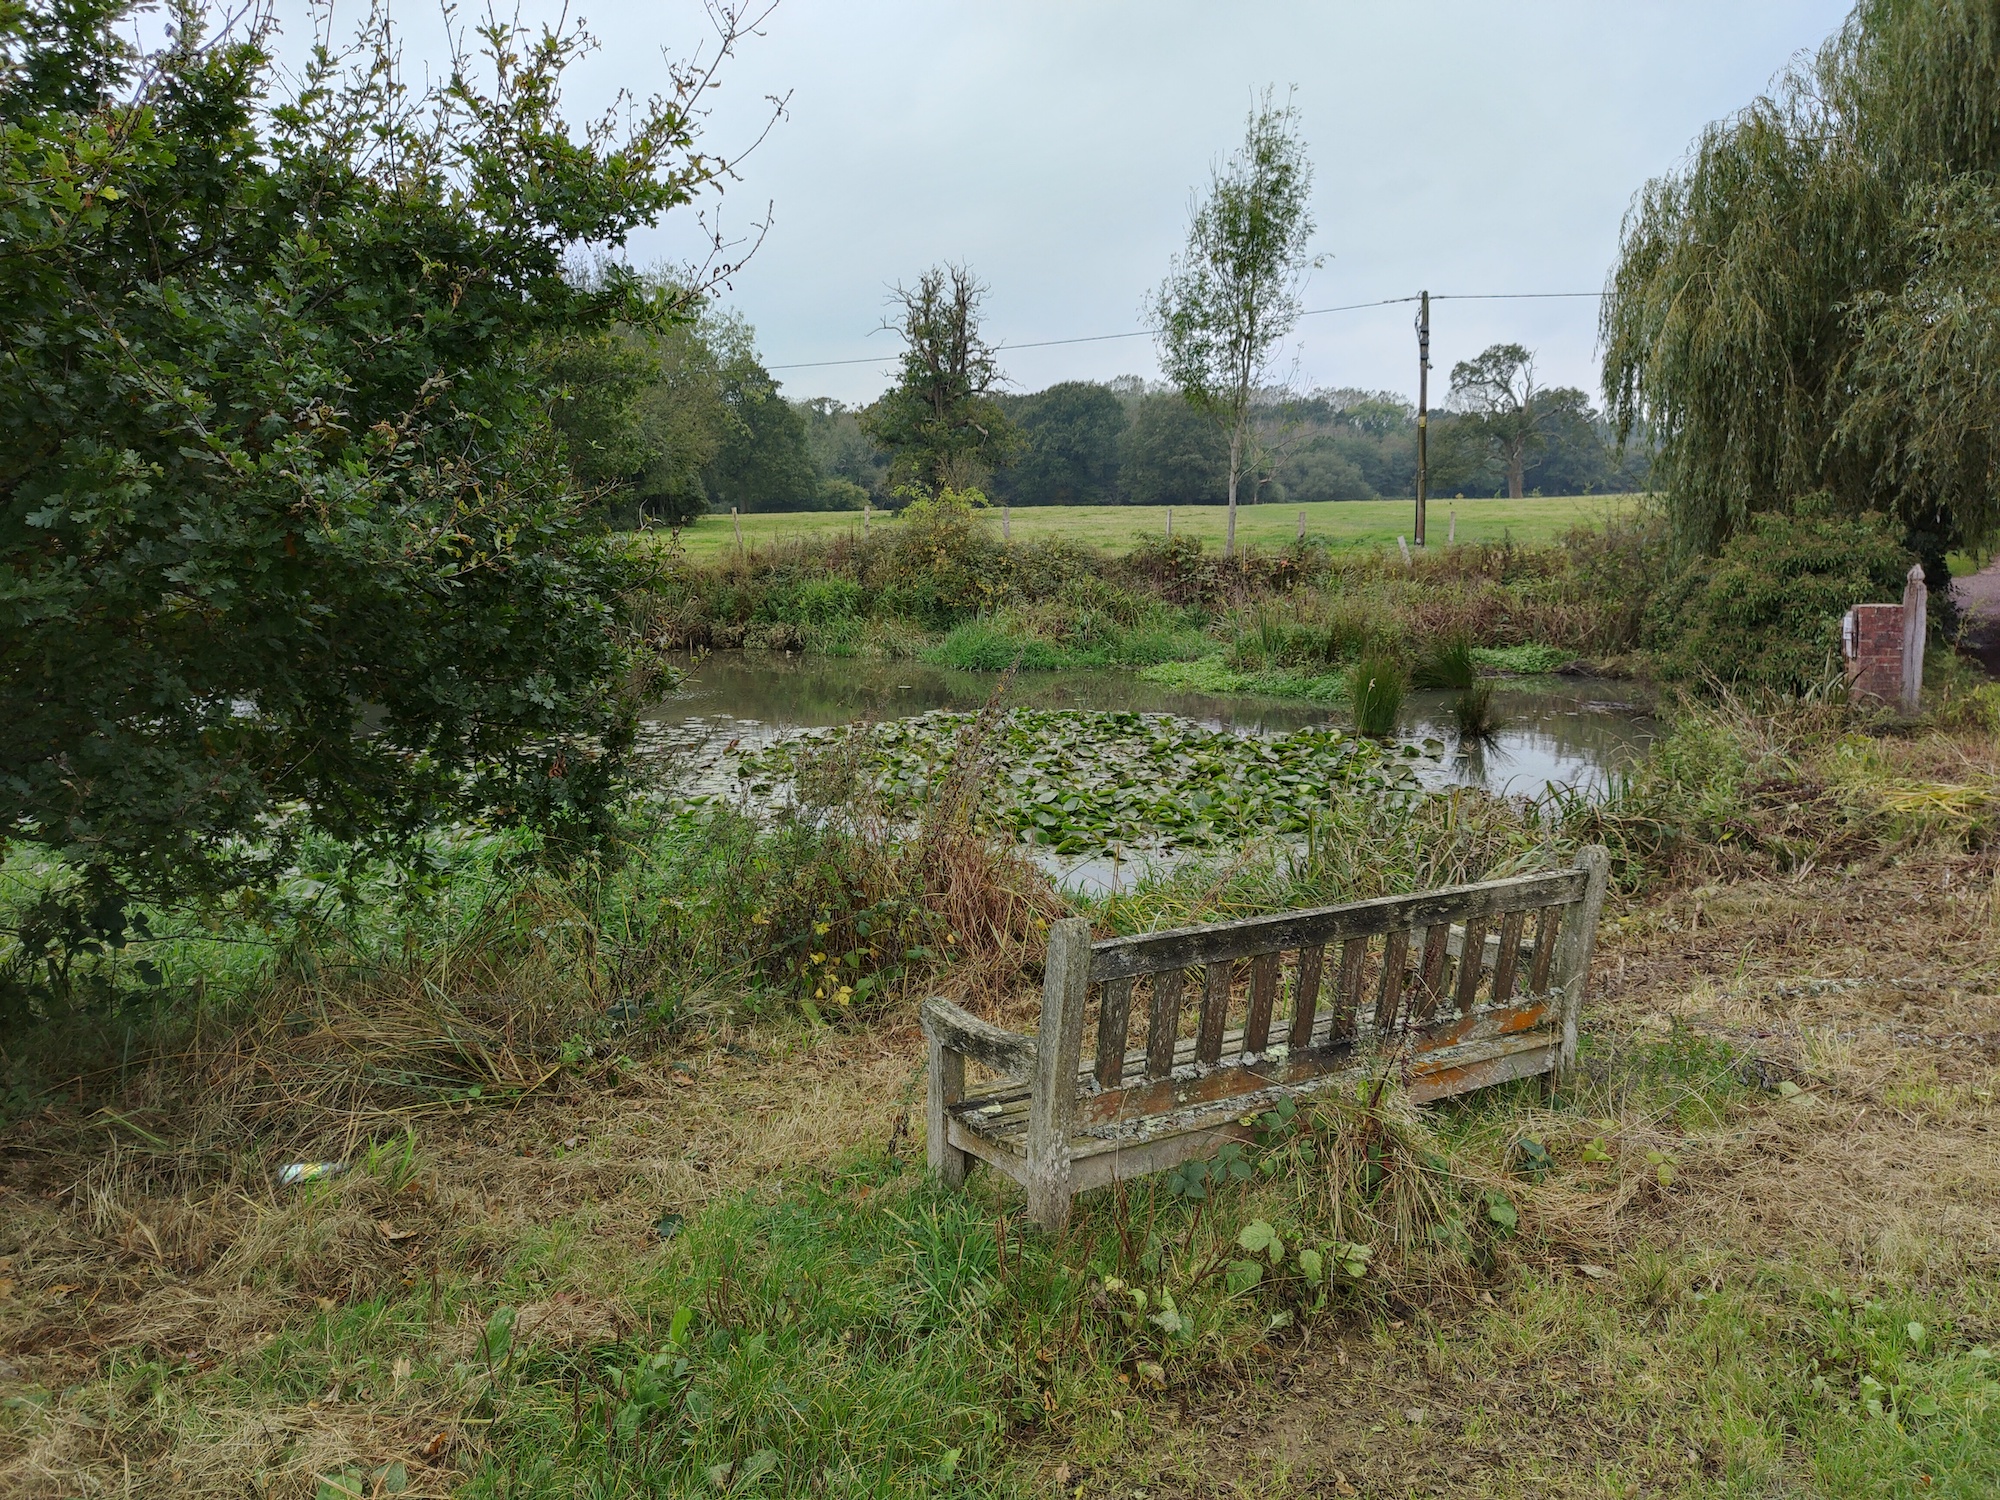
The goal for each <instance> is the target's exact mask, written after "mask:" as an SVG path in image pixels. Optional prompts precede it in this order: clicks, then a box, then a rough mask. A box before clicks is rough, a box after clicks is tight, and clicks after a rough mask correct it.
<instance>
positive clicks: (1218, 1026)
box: [1194, 958, 1235, 1063]
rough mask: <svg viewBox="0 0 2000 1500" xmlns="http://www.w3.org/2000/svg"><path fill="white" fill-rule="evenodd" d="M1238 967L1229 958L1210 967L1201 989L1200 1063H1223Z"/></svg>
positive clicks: (1197, 1044)
mask: <svg viewBox="0 0 2000 1500" xmlns="http://www.w3.org/2000/svg"><path fill="white" fill-rule="evenodd" d="M1234 967H1235V966H1234V965H1233V964H1232V963H1231V962H1230V961H1229V960H1228V959H1226V958H1225V959H1221V960H1219V961H1217V962H1215V963H1212V964H1210V965H1209V966H1208V970H1207V973H1206V975H1205V982H1204V983H1203V985H1202V989H1201V1018H1200V1020H1199V1021H1198V1022H1197V1024H1196V1028H1195V1038H1196V1041H1195V1049H1194V1057H1195V1061H1196V1062H1205V1063H1212V1062H1220V1061H1221V1060H1222V1031H1223V1028H1224V1027H1225V1026H1227V1025H1228V1024H1229V986H1230V982H1231V981H1232V980H1233V979H1234V978H1235V974H1234V972H1233V970H1234Z"/></svg>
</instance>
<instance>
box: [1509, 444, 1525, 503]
mask: <svg viewBox="0 0 2000 1500" xmlns="http://www.w3.org/2000/svg"><path fill="white" fill-rule="evenodd" d="M1527 468H1528V445H1527V444H1526V443H1515V444H1513V445H1512V446H1511V447H1509V448H1508V449H1507V498H1508V499H1509V500H1518V499H1520V498H1521V484H1522V481H1523V480H1524V479H1525V478H1526V477H1527Z"/></svg>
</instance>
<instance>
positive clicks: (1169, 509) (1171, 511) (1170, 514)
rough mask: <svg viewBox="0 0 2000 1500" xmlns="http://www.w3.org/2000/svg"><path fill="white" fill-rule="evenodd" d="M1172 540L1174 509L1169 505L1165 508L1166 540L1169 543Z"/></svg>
mask: <svg viewBox="0 0 2000 1500" xmlns="http://www.w3.org/2000/svg"><path fill="white" fill-rule="evenodd" d="M1173 539H1174V508H1173V507H1172V506H1171V505H1169V506H1168V507H1167V540H1168V541H1170V542H1171V541H1172V540H1173Z"/></svg>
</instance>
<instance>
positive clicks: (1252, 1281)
mask: <svg viewBox="0 0 2000 1500" xmlns="http://www.w3.org/2000/svg"><path fill="white" fill-rule="evenodd" d="M1223 1279H1224V1281H1225V1282H1226V1283H1227V1284H1228V1287H1229V1290H1230V1291H1231V1292H1233V1293H1237V1294H1241V1293H1243V1292H1247V1291H1249V1290H1250V1289H1251V1288H1252V1287H1254V1286H1256V1285H1257V1283H1258V1282H1260V1281H1262V1280H1263V1279H1264V1263H1263V1262H1262V1261H1261V1260H1232V1261H1231V1262H1230V1263H1229V1270H1228V1272H1227V1273H1226V1274H1225V1276H1224V1278H1223Z"/></svg>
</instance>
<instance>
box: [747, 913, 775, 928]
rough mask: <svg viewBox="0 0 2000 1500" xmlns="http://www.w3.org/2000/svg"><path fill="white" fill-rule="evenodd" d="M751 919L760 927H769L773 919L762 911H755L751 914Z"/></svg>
mask: <svg viewBox="0 0 2000 1500" xmlns="http://www.w3.org/2000/svg"><path fill="white" fill-rule="evenodd" d="M750 920H751V921H752V922H754V923H756V925H757V926H759V927H769V926H770V925H771V919H770V918H769V917H767V916H765V915H764V914H763V913H762V912H761V911H760V912H753V913H752V914H751V917H750Z"/></svg>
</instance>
